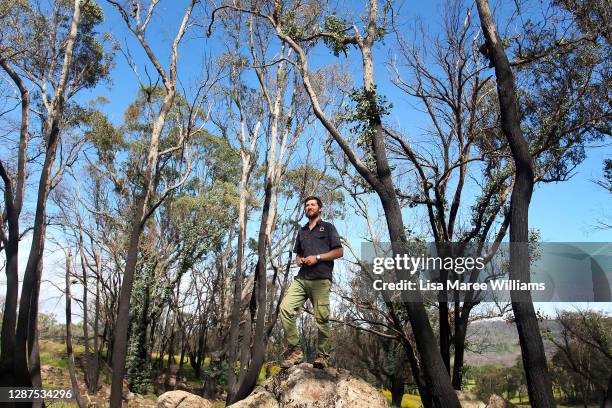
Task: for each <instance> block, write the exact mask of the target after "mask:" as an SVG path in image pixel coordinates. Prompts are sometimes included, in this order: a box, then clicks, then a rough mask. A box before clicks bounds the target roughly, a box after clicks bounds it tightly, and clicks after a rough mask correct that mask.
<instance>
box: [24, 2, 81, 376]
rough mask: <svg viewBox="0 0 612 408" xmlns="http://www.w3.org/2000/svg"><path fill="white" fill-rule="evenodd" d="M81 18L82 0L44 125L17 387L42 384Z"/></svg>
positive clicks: (74, 15) (76, 10)
mask: <svg viewBox="0 0 612 408" xmlns="http://www.w3.org/2000/svg"><path fill="white" fill-rule="evenodd" d="M80 18H81V1H80V0H75V1H74V12H73V16H72V22H71V25H70V33H69V35H68V38H67V41H66V49H65V53H64V60H63V64H62V69H61V74H60V78H59V81H58V85H57V87H56V89H55V95H54V98H53V101H52V103H51V110H50V111H49V116H48V118H47V120H46V121H45V123H44V125H43V136H44V139H45V142H46V149H45V160H44V164H43V167H42V170H41V174H40V180H39V183H38V196H37V199H36V212H35V216H34V231H33V233H32V245H31V247H30V254H29V256H28V261H27V264H26V268H25V271H24V276H23V283H22V287H21V298H20V300H19V316H18V320H17V328H16V333H15V366H14V367H15V380H16V384H15V385H20V386H26V387H27V386H32V384H33V383H38V382H39V381H40V357H39V353H38V295H39V292H40V282H41V274H42V269H43V268H42V262H43V252H44V248H45V232H46V223H47V216H46V209H47V197H48V195H49V191H50V190H51V167H52V165H53V163H54V162H55V155H56V152H57V146H58V144H59V139H60V127H61V124H62V117H63V114H64V107H65V102H66V101H65V98H66V96H65V89H66V84H67V81H68V72H69V68H70V65H71V64H72V53H73V50H74V44H75V42H76V36H77V29H78V27H79V23H80ZM29 365H30V366H31V367H29Z"/></svg>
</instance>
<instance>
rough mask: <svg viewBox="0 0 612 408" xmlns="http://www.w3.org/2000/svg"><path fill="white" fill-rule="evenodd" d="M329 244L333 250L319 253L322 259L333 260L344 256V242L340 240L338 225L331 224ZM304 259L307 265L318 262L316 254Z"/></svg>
mask: <svg viewBox="0 0 612 408" xmlns="http://www.w3.org/2000/svg"><path fill="white" fill-rule="evenodd" d="M329 244H330V247H331V250H330V251H329V252H325V253H323V254H319V258H320V260H321V261H333V260H334V259H338V258H342V257H343V256H344V250H343V249H342V242H341V241H340V234H338V231H337V230H336V227H334V226H333V225H331V226H330V228H329ZM303 261H304V263H305V264H306V265H314V264H316V263H317V262H318V261H317V257H316V256H308V257H306V258H304V260H303Z"/></svg>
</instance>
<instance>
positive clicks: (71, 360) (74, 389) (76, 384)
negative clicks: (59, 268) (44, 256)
mask: <svg viewBox="0 0 612 408" xmlns="http://www.w3.org/2000/svg"><path fill="white" fill-rule="evenodd" d="M70 262H71V256H70V252H69V251H68V252H67V253H66V355H67V357H68V372H69V373H70V384H71V385H72V395H73V396H74V398H75V399H76V401H77V404H78V406H79V408H84V407H86V406H87V404H86V403H85V401H83V397H82V396H81V392H80V391H79V382H78V381H77V376H76V371H75V367H74V352H73V350H72V295H71V293H70V280H71V277H70Z"/></svg>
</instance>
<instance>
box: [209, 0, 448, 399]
mask: <svg viewBox="0 0 612 408" xmlns="http://www.w3.org/2000/svg"><path fill="white" fill-rule="evenodd" d="M252 6H253V7H248V6H247V5H244V4H238V3H225V4H223V5H222V6H221V9H230V10H234V11H237V12H241V13H248V14H252V15H255V16H257V18H258V20H261V21H262V22H264V23H266V24H268V25H269V26H270V27H272V29H273V30H274V31H275V33H276V36H277V37H278V39H279V40H280V41H281V42H282V44H287V46H288V47H290V48H291V49H292V50H293V51H294V52H295V54H296V55H295V58H296V61H295V64H296V66H297V69H298V70H299V73H300V76H301V82H302V84H303V86H304V88H305V90H306V93H307V95H308V97H309V99H310V102H311V105H312V108H313V110H314V114H315V115H316V116H317V118H318V119H319V121H320V123H321V124H322V125H323V126H324V127H325V129H326V130H327V131H328V132H329V133H330V134H331V136H332V137H333V139H334V140H335V141H336V142H337V143H338V144H339V145H340V147H341V148H342V150H343V152H344V153H345V154H346V156H347V157H348V158H349V160H350V162H351V164H352V165H353V166H354V167H355V169H356V170H357V171H358V172H359V174H360V176H361V177H363V179H365V181H366V182H367V183H368V185H369V186H370V187H371V188H372V189H373V190H374V191H375V192H376V193H377V194H378V196H379V198H380V200H381V203H382V206H383V208H384V211H385V216H386V220H387V227H388V232H389V237H390V239H391V241H392V242H395V243H398V244H400V243H405V242H406V241H407V240H406V235H405V228H404V223H403V219H402V214H401V208H400V205H399V201H398V197H397V195H396V193H395V187H394V184H393V180H392V177H391V169H390V166H389V161H388V157H387V152H386V146H385V140H384V131H383V126H382V117H383V116H384V115H385V114H386V113H387V112H388V106H386V105H385V103H384V99H383V98H382V97H381V96H380V95H379V94H378V93H377V91H376V82H375V79H374V60H373V54H372V48H373V46H374V44H375V43H376V42H377V41H379V40H380V39H381V37H382V36H383V35H384V33H385V29H386V27H385V20H386V17H387V16H388V14H387V13H385V11H388V8H387V7H385V8H384V9H383V10H382V11H383V13H380V10H379V4H378V2H377V1H375V0H372V1H370V2H369V4H368V7H367V12H366V20H365V21H364V22H363V23H364V26H365V29H364V30H365V31H363V32H361V31H359V29H357V28H356V25H354V24H352V23H351V22H348V21H346V20H344V19H342V18H341V17H338V15H337V14H336V13H332V12H331V11H330V10H326V9H325V7H324V4H322V3H319V2H313V3H309V4H308V5H304V4H302V3H301V2H282V1H279V0H277V1H273V2H261V3H259V2H258V3H254V4H253V5H252ZM217 10H219V9H217ZM320 40H323V41H325V42H326V44H327V45H329V46H330V48H332V50H333V52H334V53H335V55H336V56H338V55H339V54H340V53H346V52H347V50H348V48H349V47H350V46H355V47H357V49H358V50H359V52H360V54H361V61H360V62H361V64H362V68H363V73H362V74H363V77H362V79H363V87H362V88H360V89H358V90H356V91H355V92H354V93H353V97H354V100H355V105H356V108H355V121H357V122H359V123H360V124H361V126H360V131H361V132H360V133H361V138H362V146H364V149H363V150H365V153H362V154H358V153H357V152H356V150H355V149H354V147H353V146H351V144H350V143H349V142H348V141H347V140H346V138H345V137H344V136H343V135H342V133H341V131H340V129H339V128H338V127H337V126H336V124H335V123H334V121H333V120H332V119H331V118H330V117H329V115H328V113H326V112H325V111H324V110H323V109H322V107H321V104H320V102H319V95H318V94H319V93H318V92H317V89H315V88H314V87H313V83H312V81H311V71H310V69H309V57H308V54H307V49H309V48H310V47H311V46H312V45H314V44H315V43H316V42H317V41H320ZM360 156H361V157H360ZM408 296H409V297H410V298H409V299H407V300H408V301H407V302H405V303H404V304H403V305H404V307H405V310H406V312H407V314H408V315H409V318H410V322H411V324H412V327H413V330H414V332H415V333H418V335H417V336H416V343H417V349H418V352H419V357H420V359H421V361H422V363H423V368H424V373H425V379H426V384H427V389H424V390H423V391H424V392H427V391H429V395H430V396H431V400H432V401H433V405H434V406H444V407H459V401H458V399H457V396H456V394H455V392H454V390H453V387H452V384H451V381H450V376H449V375H448V373H447V372H446V368H445V365H444V362H443V360H442V358H441V355H440V351H439V350H438V348H437V347H436V346H435V337H434V333H433V330H432V327H431V324H430V322H429V319H428V317H427V313H426V310H425V307H424V305H423V302H422V298H421V294H420V293H419V292H414V293H410V294H408ZM389 306H390V307H391V305H389ZM427 399H428V398H427V397H426V398H425V401H426V402H425V404H426V406H431V404H430V403H428V402H427Z"/></svg>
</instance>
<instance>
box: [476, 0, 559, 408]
mask: <svg viewBox="0 0 612 408" xmlns="http://www.w3.org/2000/svg"><path fill="white" fill-rule="evenodd" d="M476 5H477V7H478V14H479V15H480V22H481V25H482V29H483V32H484V35H485V39H486V46H487V49H488V54H489V58H490V60H491V63H492V64H493V66H494V67H495V76H496V78H497V93H498V96H499V104H500V113H501V126H502V130H503V132H504V135H505V136H506V139H507V140H508V144H509V145H510V150H511V152H512V156H513V159H514V164H515V171H516V176H515V182H514V187H513V190H512V197H511V199H510V211H511V219H510V245H511V248H510V279H517V280H520V281H521V282H529V281H530V277H529V249H528V242H529V217H528V216H529V202H530V200H531V194H532V192H533V163H532V161H531V155H530V153H529V145H528V144H527V141H526V140H525V138H524V136H523V132H522V130H521V126H520V116H519V107H518V102H517V95H516V90H515V84H514V75H513V73H512V69H511V67H510V63H509V61H508V57H507V56H506V53H505V51H504V47H503V45H502V44H501V41H500V39H499V37H498V35H497V32H496V29H495V23H494V20H493V15H492V14H491V10H490V8H489V2H488V0H476ZM510 294H511V300H512V309H513V310H514V316H515V319H516V327H517V329H518V334H519V340H520V345H521V351H522V357H523V365H524V367H525V374H526V376H527V390H528V392H529V401H530V403H531V405H532V406H533V407H536V408H540V407H554V406H555V405H556V403H555V400H554V398H553V393H552V385H551V381H550V376H549V374H548V368H547V365H546V354H545V353H544V345H543V342H542V337H541V335H540V330H539V327H538V319H537V317H536V314H535V311H534V308H533V303H532V299H531V293H530V292H529V291H512V292H511V293H510Z"/></svg>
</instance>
